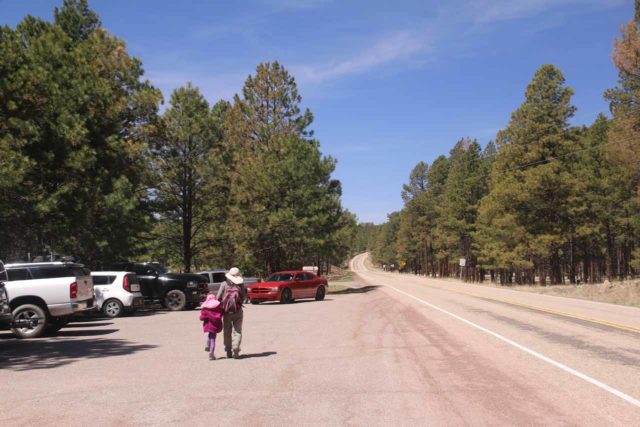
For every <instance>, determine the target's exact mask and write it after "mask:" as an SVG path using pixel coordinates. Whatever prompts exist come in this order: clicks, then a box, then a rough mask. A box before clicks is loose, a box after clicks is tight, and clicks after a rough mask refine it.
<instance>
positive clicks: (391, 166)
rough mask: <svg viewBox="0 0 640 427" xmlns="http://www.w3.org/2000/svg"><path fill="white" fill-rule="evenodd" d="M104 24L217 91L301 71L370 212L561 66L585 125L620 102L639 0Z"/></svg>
mask: <svg viewBox="0 0 640 427" xmlns="http://www.w3.org/2000/svg"><path fill="white" fill-rule="evenodd" d="M61 3H62V0H60V1H44V0H0V24H7V25H10V26H14V25H15V24H16V23H17V22H19V21H20V20H21V19H22V17H23V16H24V15H25V14H32V15H36V16H41V17H44V18H46V19H51V17H52V15H53V7H54V6H56V5H59V4H61ZM90 5H91V7H92V8H93V9H94V10H95V11H97V13H98V14H99V15H100V18H101V19H102V22H103V25H104V26H105V27H106V28H107V29H108V30H110V31H111V32H112V33H114V34H115V35H117V36H119V37H121V38H123V39H125V40H126V42H127V46H128V49H129V51H130V52H132V53H133V54H135V55H136V56H138V57H139V58H141V59H142V61H143V64H144V68H145V70H146V72H147V77H148V78H149V79H150V80H151V81H152V82H153V83H154V84H155V85H156V86H158V87H160V88H161V89H162V91H163V92H164V94H165V97H166V98H168V94H169V93H170V92H171V90H172V89H174V88H176V87H178V86H180V85H183V84H185V83H186V82H188V81H192V82H193V84H195V85H196V86H199V87H200V88H201V90H202V91H203V93H204V94H205V96H206V97H207V98H208V99H209V101H210V102H212V103H213V102H215V101H216V100H218V99H220V98H226V99H230V98H231V97H232V96H233V94H235V93H237V92H239V91H240V90H241V87H242V83H243V81H244V80H245V78H246V77H247V75H248V74H250V73H252V72H253V70H254V69H255V66H256V65H257V64H258V63H259V62H263V61H273V60H278V61H280V62H281V63H283V64H284V65H285V67H287V68H288V69H289V70H290V71H291V72H292V73H293V74H294V76H295V77H296V79H297V81H298V84H299V87H300V93H301V94H302V96H303V103H304V106H306V107H309V108H310V109H311V110H312V111H313V113H314V115H315V117H316V120H315V122H314V124H313V126H312V128H313V129H314V130H315V132H316V137H317V138H318V139H319V140H320V142H321V147H322V150H323V152H324V153H325V154H327V155H331V156H334V157H336V158H337V159H338V167H337V170H336V172H335V177H336V178H338V179H340V180H341V181H342V184H343V204H344V205H345V206H346V207H347V208H348V209H350V210H351V211H353V212H355V213H356V214H357V215H358V218H359V219H360V220H361V221H373V222H376V223H380V222H383V221H384V220H385V219H386V215H387V214H388V213H390V212H392V211H394V210H398V209H400V208H401V207H402V200H401V198H400V190H401V188H402V184H403V183H404V182H406V181H407V177H408V176H409V172H410V171H411V169H412V168H413V166H414V165H415V164H416V163H417V162H418V161H421V160H423V161H426V162H429V163H430V162H431V161H432V160H433V159H434V158H436V157H437V156H438V155H440V154H446V153H448V151H449V150H450V149H451V148H452V147H453V145H454V144H455V142H456V141H457V140H458V139H460V138H462V137H473V138H477V139H478V140H479V141H480V142H481V143H482V144H485V143H486V142H488V141H489V140H490V139H492V138H493V137H494V136H495V134H496V132H497V131H498V130H499V129H501V128H503V127H504V126H505V125H506V124H507V122H508V120H509V117H510V114H511V112H512V111H513V110H514V109H515V108H517V106H518V105H519V104H520V103H521V102H522V100H523V96H524V90H525V87H526V85H527V83H528V82H529V81H530V80H531V78H532V76H533V74H534V73H535V70H536V69H537V68H538V67H539V66H540V65H542V64H545V63H552V64H555V65H556V66H558V67H559V68H560V69H561V70H562V71H563V72H564V74H565V77H566V79H567V84H568V85H569V86H571V87H573V88H574V89H575V92H576V94H575V96H574V98H573V103H574V105H576V106H577V107H578V112H577V114H576V117H575V119H574V121H573V123H574V124H589V123H591V122H592V121H593V120H594V119H595V117H596V115H597V114H598V113H599V112H606V111H607V104H606V103H605V102H604V100H603V97H602V94H603V92H604V90H605V89H607V88H609V87H612V86H614V85H615V83H616V72H615V69H614V67H613V65H612V63H611V48H612V45H613V39H614V37H616V36H617V35H618V34H619V28H620V25H621V24H622V23H625V22H628V21H629V20H630V19H631V17H632V15H633V12H632V9H633V2H632V1H631V0H438V1H436V0H422V1H418V0H417V1H403V0H395V1H379V0H356V1H349V0H247V1H242V0H237V1H235V0H234V1H227V0H218V1H214V0H211V1H190V0H182V1H164V2H163V1H159V0H137V1H123V0H93V1H90Z"/></svg>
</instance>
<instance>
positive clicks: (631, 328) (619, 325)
mask: <svg viewBox="0 0 640 427" xmlns="http://www.w3.org/2000/svg"><path fill="white" fill-rule="evenodd" d="M430 287H434V286H430ZM435 288H437V289H442V290H447V291H452V292H456V293H458V294H463V295H468V296H471V297H476V298H482V299H486V300H490V301H497V302H502V303H505V304H510V305H515V306H518V307H523V308H528V309H531V310H536V311H542V312H545V313H551V314H557V315H559V316H564V317H571V318H573V319H578V320H584V321H586V322H591V323H598V324H600V325H605V326H610V327H612V328H617V329H622V330H624V331H629V332H635V333H638V334H640V328H638V327H635V326H631V325H624V324H622V323H616V322H610V321H608V320H602V319H595V318H593V317H587V316H582V315H580V314H575V313H568V312H566V311H559V310H554V309H551V308H544V307H538V306H535V305H530V304H525V303H521V302H519V301H514V300H510V299H503V298H495V297H487V296H484V295H478V294H474V293H472V292H466V291H461V290H459V289H450V288H441V287H439V286H436V287H435Z"/></svg>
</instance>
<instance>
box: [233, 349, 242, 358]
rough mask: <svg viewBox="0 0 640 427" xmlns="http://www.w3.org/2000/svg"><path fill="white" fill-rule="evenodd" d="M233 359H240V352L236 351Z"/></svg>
mask: <svg viewBox="0 0 640 427" xmlns="http://www.w3.org/2000/svg"><path fill="white" fill-rule="evenodd" d="M233 358H234V359H240V352H239V351H234V352H233Z"/></svg>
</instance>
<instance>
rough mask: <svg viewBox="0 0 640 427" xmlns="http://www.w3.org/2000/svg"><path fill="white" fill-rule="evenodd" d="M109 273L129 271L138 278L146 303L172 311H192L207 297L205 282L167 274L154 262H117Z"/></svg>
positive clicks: (196, 277)
mask: <svg viewBox="0 0 640 427" xmlns="http://www.w3.org/2000/svg"><path fill="white" fill-rule="evenodd" d="M108 270H112V271H132V272H134V273H136V275H137V276H138V282H139V283H140V292H142V295H143V296H144V299H145V302H148V303H160V304H162V305H163V306H164V307H166V308H167V309H169V310H171V311H179V310H184V309H186V308H188V307H195V306H197V305H198V304H200V302H202V301H204V299H205V298H206V297H207V294H208V286H207V280H206V279H205V278H204V277H203V276H201V275H199V274H195V273H169V272H168V271H167V270H166V269H165V268H163V267H161V266H160V265H159V264H158V263H155V262H116V263H113V264H111V265H109V266H108Z"/></svg>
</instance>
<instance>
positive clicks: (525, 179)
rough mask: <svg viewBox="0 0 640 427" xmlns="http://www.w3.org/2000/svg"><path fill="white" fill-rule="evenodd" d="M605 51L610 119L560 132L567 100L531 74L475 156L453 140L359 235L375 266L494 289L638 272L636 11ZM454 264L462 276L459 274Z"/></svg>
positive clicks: (542, 73) (558, 84) (568, 92)
mask: <svg viewBox="0 0 640 427" xmlns="http://www.w3.org/2000/svg"><path fill="white" fill-rule="evenodd" d="M635 11H636V13H635V15H636V16H635V17H634V19H633V20H632V21H631V22H629V23H628V24H626V25H624V26H622V27H621V35H620V36H619V38H617V39H616V40H615V41H614V48H613V54H612V58H613V63H614V65H615V67H616V68H617V71H618V82H617V85H616V86H615V87H612V88H610V89H608V90H606V91H605V92H604V97H605V99H606V100H607V102H608V103H609V108H610V113H611V114H610V117H607V116H606V115H604V114H600V115H599V116H598V117H597V118H596V119H595V121H594V122H593V123H592V124H591V125H590V126H572V125H571V119H572V117H573V116H574V114H575V112H576V106H574V105H573V104H572V96H573V94H574V92H573V90H572V89H571V87H570V86H569V85H568V84H567V82H566V81H565V78H564V76H563V74H562V71H561V70H559V69H558V68H557V67H555V66H554V65H550V64H545V65H542V66H541V67H540V68H539V69H538V70H537V72H536V73H535V75H534V76H533V79H532V80H531V82H530V83H529V85H528V86H527V88H526V90H525V94H524V101H523V102H522V104H521V105H520V106H519V107H518V108H517V109H516V110H515V111H514V112H513V113H512V114H511V118H510V120H509V121H508V124H507V126H506V127H505V128H504V129H502V130H501V131H499V132H498V134H497V135H496V137H495V139H494V140H493V141H491V142H489V143H488V144H487V145H486V147H484V148H483V147H481V145H480V144H479V143H478V142H477V140H474V139H472V138H462V139H460V140H459V141H458V142H457V143H456V144H455V145H454V146H453V148H452V149H451V150H450V151H449V155H448V156H444V155H442V156H440V157H438V158H437V159H435V160H434V161H433V162H431V164H427V163H426V162H419V163H418V164H417V165H416V166H415V167H414V168H413V170H412V171H411V173H410V175H409V180H408V183H407V184H405V185H404V186H403V189H402V199H403V201H404V207H403V208H402V209H401V210H400V211H399V212H394V213H392V214H390V215H389V216H388V220H387V222H386V223H384V224H382V225H374V224H359V225H358V232H357V236H356V238H355V243H354V247H355V248H356V251H364V250H369V251H371V253H372V256H373V261H374V262H375V263H377V264H379V265H388V266H390V265H395V266H396V267H397V268H398V269H400V270H401V271H405V272H412V273H415V274H423V275H429V276H433V277H461V278H462V279H463V280H465V281H476V282H482V281H486V280H490V281H492V282H495V283H500V284H505V285H509V284H534V283H536V284H541V285H546V284H562V283H567V282H569V283H573V284H576V283H598V282H601V281H603V280H625V279H629V278H632V277H637V276H638V274H639V273H640V111H638V108H639V106H640V32H639V24H640V1H638V0H636V2H635ZM462 264H464V266H463V265H462Z"/></svg>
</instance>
